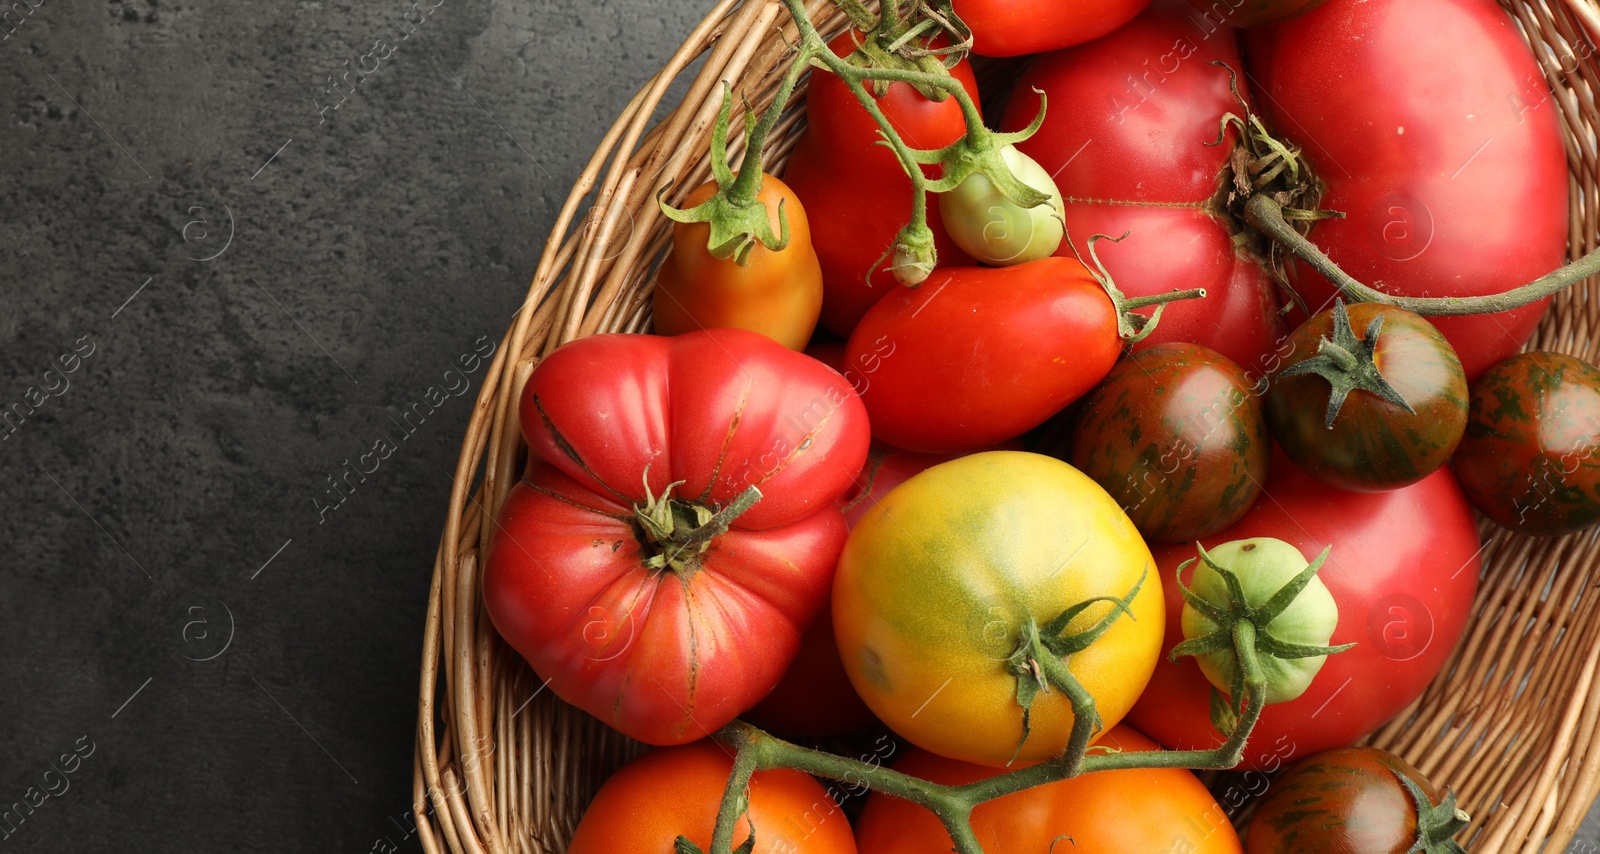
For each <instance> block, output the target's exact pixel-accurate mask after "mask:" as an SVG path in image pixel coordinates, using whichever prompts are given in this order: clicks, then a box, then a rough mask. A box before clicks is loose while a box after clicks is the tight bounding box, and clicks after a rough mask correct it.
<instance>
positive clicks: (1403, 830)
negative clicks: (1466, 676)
mask: <svg viewBox="0 0 1600 854" xmlns="http://www.w3.org/2000/svg"><path fill="white" fill-rule="evenodd" d="M1401 776H1404V777H1405V778H1406V779H1407V780H1410V781H1411V782H1412V783H1413V784H1415V785H1416V787H1417V789H1418V790H1419V791H1420V792H1421V794H1422V796H1423V797H1425V798H1427V800H1428V803H1427V805H1426V806H1425V807H1423V808H1424V809H1427V808H1431V807H1434V806H1436V805H1437V804H1438V803H1439V793H1438V790H1436V789H1435V788H1434V787H1433V784H1432V783H1430V782H1428V778H1426V777H1424V776H1422V772H1421V771H1418V770H1417V769H1416V768H1414V767H1412V765H1411V763H1409V762H1407V761H1405V760H1404V759H1401V758H1400V757H1398V756H1396V755H1394V754H1393V753H1390V752H1388V751H1386V750H1379V749H1377V748H1375V747H1350V748H1345V749H1343V750H1330V751H1328V752H1326V753H1319V754H1317V755H1316V756H1313V757H1311V758H1310V759H1307V760H1305V761H1304V762H1301V763H1300V764H1298V765H1296V766H1295V767H1294V768H1293V769H1291V770H1290V771H1289V773H1287V774H1285V775H1283V777H1281V778H1279V779H1276V780H1273V781H1272V788H1271V790H1270V791H1271V794H1269V795H1268V796H1267V799H1266V801H1264V802H1263V803H1262V804H1261V808H1260V809H1259V810H1257V811H1256V814H1255V816H1254V817H1253V818H1251V819H1250V834H1249V837H1248V839H1247V843H1246V845H1245V850H1246V851H1247V852H1249V854H1408V852H1412V851H1418V850H1419V849H1418V847H1417V829H1418V828H1417V825H1418V823H1419V822H1418V820H1417V819H1418V807H1419V804H1418V803H1417V802H1416V797H1415V795H1414V794H1413V793H1412V792H1410V791H1408V790H1407V788H1406V786H1405V784H1404V783H1402V782H1400V778H1401ZM1429 818H1430V819H1432V820H1434V821H1444V822H1446V823H1447V824H1446V826H1445V828H1444V829H1446V830H1448V828H1449V827H1451V826H1454V825H1455V824H1456V823H1457V822H1459V823H1462V824H1464V823H1465V817H1464V816H1460V815H1451V814H1450V811H1445V812H1444V813H1443V814H1441V815H1436V816H1435V815H1430V816H1429ZM1424 825H1425V826H1426V822H1424ZM1425 850H1426V851H1463V850H1464V849H1462V848H1460V847H1453V848H1451V847H1445V846H1435V845H1430V846H1429V847H1428V848H1426V849H1425Z"/></svg>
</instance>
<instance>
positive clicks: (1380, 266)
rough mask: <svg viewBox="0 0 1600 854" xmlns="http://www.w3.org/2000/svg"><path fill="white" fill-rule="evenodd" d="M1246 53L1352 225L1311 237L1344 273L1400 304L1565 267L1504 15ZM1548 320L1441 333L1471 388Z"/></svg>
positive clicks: (1547, 129)
mask: <svg viewBox="0 0 1600 854" xmlns="http://www.w3.org/2000/svg"><path fill="white" fill-rule="evenodd" d="M1419 33H1427V34H1428V37H1427V38H1418V34H1419ZM1249 39H1250V41H1249V43H1248V46H1249V49H1250V50H1249V58H1250V67H1251V69H1252V75H1251V76H1252V81H1253V82H1254V83H1256V84H1258V94H1259V95H1260V96H1261V97H1260V103H1261V105H1262V107H1263V109H1264V110H1265V111H1266V116H1267V118H1268V119H1269V120H1270V122H1271V124H1272V125H1274V126H1275V127H1276V128H1278V129H1279V130H1281V131H1282V133H1283V134H1284V135H1285V136H1286V137H1288V141H1290V142H1293V143H1297V144H1299V145H1301V146H1304V148H1305V157H1306V159H1307V160H1308V161H1310V163H1311V165H1312V166H1313V167H1315V169H1316V171H1317V174H1318V175H1319V176H1320V177H1321V179H1322V180H1323V181H1324V182H1325V183H1326V184H1327V188H1326V193H1325V195H1324V196H1323V198H1322V207H1324V208H1327V209H1330V210H1336V211H1343V212H1344V214H1345V217H1344V218H1343V219H1330V220H1324V221H1322V222H1320V223H1318V224H1317V225H1316V227H1315V229H1313V230H1312V232H1311V239H1312V241H1313V242H1315V243H1316V244H1317V245H1318V246H1320V247H1321V248H1322V250H1323V251H1324V252H1326V253H1327V254H1328V256H1329V257H1330V258H1332V259H1333V260H1334V261H1335V262H1336V263H1338V265H1339V266H1340V267H1342V268H1343V269H1344V271H1345V272H1347V273H1349V274H1350V275H1352V276H1354V277H1355V278H1356V279H1359V280H1360V281H1362V282H1365V283H1367V284H1369V285H1372V286H1373V287H1376V288H1379V289H1380V290H1383V291H1386V292H1388V293H1393V294H1402V295H1413V296H1435V297H1440V296H1468V295H1476V294H1485V293H1493V292H1498V291H1503V290H1507V289H1509V288H1511V287H1513V286H1515V285H1520V284H1522V283H1524V282H1528V281H1531V280H1533V279H1535V278H1538V277H1539V276H1543V275H1544V274H1545V273H1548V272H1550V271H1551V270H1554V269H1555V268H1557V267H1559V266H1560V265H1561V264H1562V262H1563V261H1564V260H1565V259H1566V247H1567V210H1568V206H1567V184H1568V179H1567V158H1566V149H1565V146H1564V145H1563V143H1562V140H1561V131H1560V127H1559V125H1558V114H1559V113H1558V109H1557V107H1556V105H1555V102H1554V101H1553V100H1552V98H1551V95H1550V91H1549V88H1548V86H1547V85H1546V84H1545V78H1544V73H1543V71H1541V70H1540V67H1539V64H1538V63H1537V62H1536V61H1535V60H1534V57H1533V54H1532V52H1530V51H1529V49H1528V45H1527V43H1526V42H1525V41H1524V40H1523V37H1522V35H1521V34H1520V31H1519V29H1518V27H1517V25H1516V24H1515V23H1514V22H1513V21H1512V20H1511V18H1510V17H1509V16H1508V15H1507V14H1506V12H1505V11H1504V10H1503V9H1502V8H1501V7H1500V6H1499V5H1498V4H1496V3H1495V2H1494V0H1331V2H1329V3H1327V4H1326V5H1324V6H1322V7H1321V8H1319V9H1317V10H1315V11H1313V12H1311V13H1309V14H1306V15H1304V16H1302V17H1299V18H1295V19H1294V20H1292V21H1287V22H1284V23H1282V24H1278V25H1276V26H1273V27H1270V28H1266V29H1263V30H1254V31H1251V34H1250V36H1249ZM1048 165H1049V164H1048V163H1046V166H1048ZM1063 191H1064V192H1066V193H1068V194H1069V195H1070V194H1071V193H1072V191H1071V190H1068V189H1066V188H1065V187H1063ZM1069 225H1070V223H1069ZM1290 273H1291V276H1292V278H1293V282H1294V287H1295V288H1296V290H1298V291H1299V293H1300V294H1301V295H1302V296H1304V297H1305V299H1306V301H1307V302H1308V303H1309V304H1310V305H1311V307H1312V310H1313V311H1315V310H1318V309H1320V308H1323V307H1325V306H1326V305H1327V304H1328V302H1329V301H1331V300H1332V299H1333V296H1334V290H1333V286H1332V285H1330V284H1329V283H1328V282H1327V281H1326V280H1324V279H1323V278H1322V277H1321V276H1320V275H1318V274H1317V273H1315V272H1313V271H1312V270H1311V269H1310V268H1308V267H1305V266H1303V265H1300V264H1295V265H1292V266H1291V267H1290ZM1546 305H1547V303H1546V302H1539V303H1535V304H1533V305H1530V306H1526V307H1524V308H1519V309H1514V310H1512V311H1507V312H1500V313H1496V314H1490V315H1480V316H1472V317H1449V318H1437V319H1435V320H1434V321H1433V322H1434V323H1435V325H1437V326H1438V327H1439V329H1440V331H1442V332H1444V334H1445V337H1446V338H1448V339H1449V340H1450V344H1451V345H1452V346H1453V347H1455V350H1456V352H1457V354H1459V355H1460V357H1461V364H1462V366H1463V368H1464V369H1465V370H1466V374H1467V378H1468V379H1469V380H1470V379H1472V378H1474V377H1476V376H1478V375H1479V374H1481V373H1483V371H1485V370H1487V369H1488V368H1489V366H1490V365H1493V364H1494V363H1496V362H1498V361H1500V360H1502V359H1504V358H1506V357H1507V356H1510V355H1511V354H1513V353H1515V352H1517V351H1518V350H1520V349H1522V344H1523V342H1525V341H1527V340H1528V337H1529V336H1530V335H1531V334H1532V333H1533V331H1534V328H1535V327H1536V326H1538V324H1539V319H1540V318H1541V317H1543V316H1544V311H1545V307H1546Z"/></svg>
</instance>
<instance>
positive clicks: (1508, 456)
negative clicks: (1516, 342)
mask: <svg viewBox="0 0 1600 854" xmlns="http://www.w3.org/2000/svg"><path fill="white" fill-rule="evenodd" d="M1455 469H1456V475H1457V476H1459V477H1460V478H1461V488H1462V490H1463V491H1465V492H1466V493H1467V497H1468V498H1469V499H1471V500H1472V503H1473V504H1474V505H1476V506H1477V508H1478V509H1479V510H1482V511H1483V512H1484V515H1486V516H1488V517H1489V518H1491V519H1493V520H1494V521H1495V522H1497V523H1499V524H1500V525H1501V526H1502V527H1505V528H1509V529H1511V530H1513V531H1516V532H1518V533H1523V534H1534V535H1537V536H1557V535H1560V534H1568V533H1571V532H1573V531H1578V530H1581V529H1583V528H1587V527H1589V526H1590V525H1592V524H1594V523H1595V521H1597V520H1600V370H1596V369H1595V367H1594V366H1593V365H1590V364H1589V363H1587V362H1584V361H1581V360H1578V359H1574V358H1573V357H1571V356H1563V355H1561V354H1559V353H1521V354H1518V355H1516V356H1512V357H1511V358H1509V359H1507V360H1505V361H1504V362H1501V363H1500V364H1498V365H1495V366H1494V367H1492V368H1490V369H1489V370H1488V371H1487V372H1485V373H1484V375H1483V376H1482V377H1479V378H1478V381H1477V382H1476V383H1474V384H1473V386H1472V406H1471V409H1470V413H1469V416H1468V419H1467V432H1466V436H1465V437H1464V438H1463V439H1462V440H1461V447H1460V448H1458V449H1457V450H1456V455H1455Z"/></svg>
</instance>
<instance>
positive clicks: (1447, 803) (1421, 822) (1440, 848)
mask: <svg viewBox="0 0 1600 854" xmlns="http://www.w3.org/2000/svg"><path fill="white" fill-rule="evenodd" d="M1391 770H1392V769H1391ZM1392 773H1393V774H1394V775H1395V777H1397V778H1399V780H1400V785H1401V787H1403V788H1404V789H1405V790H1406V794H1407V795H1409V796H1410V797H1411V803H1412V805H1413V806H1415V807H1416V809H1417V839H1416V841H1415V842H1413V843H1411V847H1410V848H1407V849H1406V854H1467V849H1465V848H1463V847H1462V846H1461V843H1459V842H1457V841H1456V839H1455V837H1456V834H1457V833H1460V832H1461V831H1462V830H1463V829H1464V828H1466V826H1467V825H1468V824H1470V823H1471V822H1472V816H1469V815H1467V814H1466V812H1464V811H1463V810H1462V809H1461V808H1460V807H1458V806H1456V793H1455V791H1454V790H1452V789H1445V790H1444V800H1442V801H1440V802H1439V803H1438V804H1433V803H1431V802H1429V800H1428V794H1427V793H1426V792H1424V791H1422V787H1421V786H1419V785H1417V782H1416V781H1415V780H1413V779H1411V778H1410V777H1407V776H1406V775H1404V774H1402V773H1400V772H1399V771H1393V770H1392Z"/></svg>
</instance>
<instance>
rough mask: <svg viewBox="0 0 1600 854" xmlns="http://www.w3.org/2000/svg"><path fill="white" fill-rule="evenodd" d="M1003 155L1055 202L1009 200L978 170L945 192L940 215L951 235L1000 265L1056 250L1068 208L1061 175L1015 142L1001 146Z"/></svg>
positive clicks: (1013, 169) (971, 251) (974, 254)
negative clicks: (1058, 181)
mask: <svg viewBox="0 0 1600 854" xmlns="http://www.w3.org/2000/svg"><path fill="white" fill-rule="evenodd" d="M1000 159H1001V160H1003V161H1004V162H1005V164H1006V168H1008V169H1010V170H1011V174H1012V175H1014V176H1016V178H1017V179H1018V180H1020V181H1021V182H1022V183H1024V184H1026V185H1028V186H1029V187H1032V188H1033V189H1035V190H1038V191H1039V192H1041V193H1045V194H1047V195H1049V197H1050V200H1049V202H1047V203H1045V204H1042V205H1038V206H1036V207H1032V208H1024V207H1021V206H1020V205H1017V204H1016V203H1014V202H1012V201H1010V200H1009V199H1007V198H1006V197H1005V195H1003V194H1002V193H1001V192H1000V190H999V188H998V187H996V186H995V183H994V181H992V180H990V178H989V176H987V175H984V174H983V173H982V172H974V173H972V174H971V175H970V176H968V177H967V179H966V180H965V181H962V182H961V184H960V186H958V187H956V188H955V189H954V190H950V191H948V192H944V193H940V194H939V216H940V218H941V219H943V220H944V227H945V230H946V231H948V232H950V239H952V240H954V241H955V242H956V245H957V246H960V247H961V248H962V250H964V251H965V252H966V253H967V254H968V255H971V256H972V257H973V258H974V259H976V260H977V261H979V262H981V263H984V264H989V265H991V266H996V267H1009V266H1012V265H1015V264H1026V263H1028V262H1029V261H1037V260H1039V259H1040V258H1047V257H1049V256H1050V255H1053V254H1055V251H1056V249H1057V248H1058V247H1059V246H1060V245H1061V240H1062V238H1063V236H1065V234H1066V225H1065V221H1064V220H1065V217H1066V212H1065V208H1063V207H1062V204H1061V190H1060V189H1058V188H1057V187H1056V182H1055V179H1053V178H1051V177H1050V173H1049V172H1046V171H1045V168H1044V167H1043V166H1040V165H1039V163H1038V161H1036V160H1034V159H1033V158H1032V157H1029V156H1028V155H1026V154H1023V153H1022V152H1020V151H1018V150H1017V147H1016V146H1014V145H1009V144H1008V145H1006V146H1004V147H1003V148H1001V149H1000Z"/></svg>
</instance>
